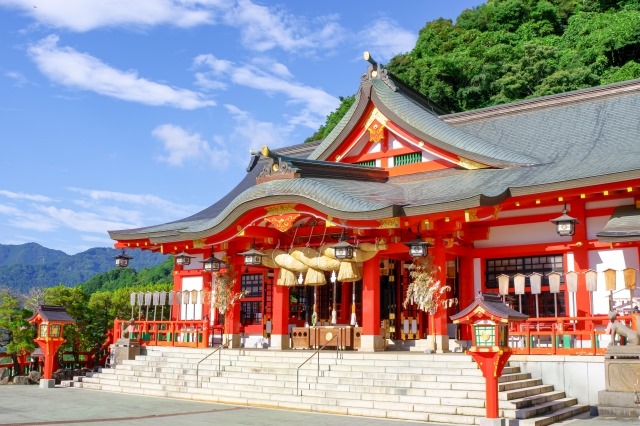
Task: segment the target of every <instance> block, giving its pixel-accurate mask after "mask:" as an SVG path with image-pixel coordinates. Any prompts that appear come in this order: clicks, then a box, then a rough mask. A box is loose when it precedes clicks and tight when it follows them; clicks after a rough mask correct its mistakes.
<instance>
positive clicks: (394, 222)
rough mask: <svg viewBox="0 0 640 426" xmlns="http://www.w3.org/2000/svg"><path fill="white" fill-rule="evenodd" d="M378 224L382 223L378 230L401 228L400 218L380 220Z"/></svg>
mask: <svg viewBox="0 0 640 426" xmlns="http://www.w3.org/2000/svg"><path fill="white" fill-rule="evenodd" d="M378 222H380V225H379V226H378V229H389V228H400V218H399V217H389V218H386V219H380V220H379V221H378Z"/></svg>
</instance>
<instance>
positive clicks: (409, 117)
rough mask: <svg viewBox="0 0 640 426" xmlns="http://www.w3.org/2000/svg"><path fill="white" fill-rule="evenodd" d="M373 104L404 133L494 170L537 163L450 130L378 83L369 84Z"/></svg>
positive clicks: (513, 151) (485, 140) (509, 150)
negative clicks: (402, 128)
mask: <svg viewBox="0 0 640 426" xmlns="http://www.w3.org/2000/svg"><path fill="white" fill-rule="evenodd" d="M372 84H373V89H374V94H375V95H374V96H372V98H373V100H374V102H376V101H378V100H379V102H376V104H377V105H381V107H379V108H380V110H381V111H382V112H383V113H385V115H387V117H388V118H390V119H393V120H394V121H395V122H396V123H398V122H399V123H404V124H405V126H407V127H408V130H409V131H410V132H411V133H413V134H415V135H416V136H418V137H421V138H422V139H424V141H425V142H428V143H430V144H432V145H435V146H437V147H439V148H442V149H444V150H446V151H449V152H451V153H453V154H456V155H459V156H461V157H465V158H468V159H470V160H473V161H477V162H479V163H483V164H487V165H490V166H494V167H512V166H519V165H529V164H535V163H538V162H539V160H538V159H537V156H536V155H531V154H529V155H524V154H522V153H521V152H518V151H516V150H514V149H513V147H508V146H503V145H497V144H494V143H492V142H490V141H491V139H484V138H481V137H478V136H477V135H475V134H473V133H470V132H466V131H465V130H464V129H463V128H458V127H453V126H450V125H448V124H446V123H445V122H443V121H442V119H440V118H439V117H437V116H435V115H434V114H433V113H432V112H431V111H429V110H428V109H426V108H424V107H422V106H421V105H419V104H418V103H417V102H415V101H414V100H413V99H412V98H411V97H409V96H406V95H405V94H404V93H402V92H400V91H393V90H390V89H389V87H388V86H387V85H386V84H384V83H383V82H382V81H381V80H379V79H374V80H373V82H372Z"/></svg>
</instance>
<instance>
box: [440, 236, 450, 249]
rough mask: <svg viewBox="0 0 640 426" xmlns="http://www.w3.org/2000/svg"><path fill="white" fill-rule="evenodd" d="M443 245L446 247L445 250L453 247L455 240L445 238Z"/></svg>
mask: <svg viewBox="0 0 640 426" xmlns="http://www.w3.org/2000/svg"><path fill="white" fill-rule="evenodd" d="M442 244H443V245H444V248H451V247H453V238H443V239H442Z"/></svg>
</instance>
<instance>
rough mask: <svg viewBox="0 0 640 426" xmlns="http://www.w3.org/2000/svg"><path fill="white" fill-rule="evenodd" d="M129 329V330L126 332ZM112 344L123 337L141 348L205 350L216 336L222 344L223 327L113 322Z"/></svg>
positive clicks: (197, 322) (201, 323)
mask: <svg viewBox="0 0 640 426" xmlns="http://www.w3.org/2000/svg"><path fill="white" fill-rule="evenodd" d="M128 328H129V330H127V329H128ZM113 330H114V333H113V334H114V342H115V341H117V340H118V339H119V338H121V337H123V336H124V333H125V331H127V332H128V333H129V337H130V338H132V339H137V340H138V341H139V342H140V344H141V345H143V346H181V347H190V348H206V347H210V346H213V342H214V340H215V339H216V335H219V338H220V342H222V334H223V332H224V328H223V326H211V325H209V322H208V321H203V320H195V321H134V322H133V323H132V324H131V325H129V321H125V320H118V319H116V320H114V324H113Z"/></svg>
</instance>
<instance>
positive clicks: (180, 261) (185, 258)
mask: <svg viewBox="0 0 640 426" xmlns="http://www.w3.org/2000/svg"><path fill="white" fill-rule="evenodd" d="M193 258H194V256H189V255H188V254H187V253H185V252H182V253H180V254H176V256H175V259H176V265H189V264H191V259H193Z"/></svg>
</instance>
